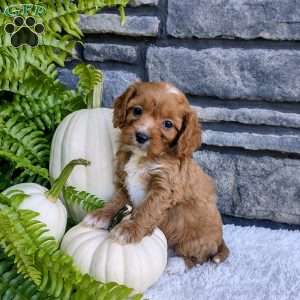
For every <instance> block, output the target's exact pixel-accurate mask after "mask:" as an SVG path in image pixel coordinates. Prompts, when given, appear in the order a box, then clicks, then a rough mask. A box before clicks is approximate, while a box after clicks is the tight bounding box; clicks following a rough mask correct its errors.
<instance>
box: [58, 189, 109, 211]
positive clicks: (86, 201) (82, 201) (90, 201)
mask: <svg viewBox="0 0 300 300" xmlns="http://www.w3.org/2000/svg"><path fill="white" fill-rule="evenodd" d="M63 194H64V199H65V201H66V202H67V203H68V204H76V205H79V206H80V207H81V208H83V209H84V210H86V211H87V212H90V211H93V210H95V209H97V208H101V207H103V205H104V201H103V200H102V199H100V198H98V197H97V196H95V195H92V194H89V193H88V192H85V191H77V190H76V188H74V187H73V186H67V187H65V188H64V191H63Z"/></svg>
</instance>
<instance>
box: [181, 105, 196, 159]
mask: <svg viewBox="0 0 300 300" xmlns="http://www.w3.org/2000/svg"><path fill="white" fill-rule="evenodd" d="M200 145H201V125H200V123H199V122H198V117H197V114H196V112H194V111H193V110H190V111H188V112H187V113H186V114H185V115H184V117H183V125H182V129H181V133H180V136H179V139H178V141H177V147H176V154H177V156H178V157H179V158H180V159H182V158H186V157H190V156H192V154H193V152H194V151H195V150H196V149H197V148H198V147H199V146H200Z"/></svg>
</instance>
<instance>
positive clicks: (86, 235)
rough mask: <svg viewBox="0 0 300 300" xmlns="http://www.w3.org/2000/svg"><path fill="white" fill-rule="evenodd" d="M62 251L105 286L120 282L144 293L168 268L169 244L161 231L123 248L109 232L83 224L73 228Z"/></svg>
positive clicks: (84, 271) (63, 244) (64, 242)
mask: <svg viewBox="0 0 300 300" xmlns="http://www.w3.org/2000/svg"><path fill="white" fill-rule="evenodd" d="M61 248H62V250H64V251H65V252H66V253H68V254H69V255H71V256H72V257H73V258H74V261H75V263H76V264H77V266H78V267H79V269H80V271H81V272H82V273H88V274H90V275H91V276H92V277H94V278H95V279H96V280H99V281H102V282H111V281H114V282H117V283H119V284H125V285H127V286H129V287H131V288H134V289H135V290H136V291H137V292H143V291H145V290H146V289H147V288H149V287H150V286H151V285H152V284H154V283H155V282H156V281H157V280H158V279H159V277H160V276H161V274H162V273H163V271H164V269H165V267H166V264H167V240H166V238H165V235H164V234H163V233H162V231H161V230H159V229H158V228H157V229H155V231H154V232H153V234H152V235H150V236H146V237H144V238H143V240H142V241H141V242H139V243H134V244H125V245H121V244H119V243H118V242H116V241H114V240H112V239H111V237H110V234H109V231H107V230H103V229H96V228H92V227H88V226H86V225H84V224H82V223H80V224H78V225H76V226H75V227H73V228H71V229H70V230H69V231H68V232H67V233H66V235H65V236H64V239H63V241H62V245H61Z"/></svg>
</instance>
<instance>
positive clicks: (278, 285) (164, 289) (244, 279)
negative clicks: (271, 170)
mask: <svg viewBox="0 0 300 300" xmlns="http://www.w3.org/2000/svg"><path fill="white" fill-rule="evenodd" d="M224 238H225V241H226V243H227V245H228V247H229V249H230V251H231V255H230V257H229V258H228V260H227V261H226V262H224V263H223V264H220V265H218V266H216V265H214V264H213V263H206V264H203V265H200V266H197V267H195V268H193V269H191V270H186V268H185V266H184V264H183V261H182V259H181V258H179V257H170V258H169V261H168V266H167V268H166V270H165V272H164V274H163V275H162V277H161V278H160V280H159V281H158V282H157V283H156V284H155V285H154V286H153V287H151V288H150V289H149V290H148V291H147V292H146V293H145V297H146V298H147V299H151V300H269V299H270V300H294V299H295V300H296V299H297V300H299V299H300V232H299V231H288V230H271V229H266V228H258V227H240V226H234V225H225V226H224Z"/></svg>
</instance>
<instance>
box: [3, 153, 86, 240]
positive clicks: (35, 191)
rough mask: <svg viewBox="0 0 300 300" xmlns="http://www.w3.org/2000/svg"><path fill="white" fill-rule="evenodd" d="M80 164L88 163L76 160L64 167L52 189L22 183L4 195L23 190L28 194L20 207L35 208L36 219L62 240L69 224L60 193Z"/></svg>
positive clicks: (12, 187)
mask: <svg viewBox="0 0 300 300" xmlns="http://www.w3.org/2000/svg"><path fill="white" fill-rule="evenodd" d="M78 164H85V165H87V164H88V162H87V161H85V160H80V159H79V160H74V161H72V162H70V164H68V166H66V168H64V170H63V171H62V173H61V174H60V176H59V177H58V178H57V180H55V182H54V184H53V186H52V188H51V189H50V191H49V190H48V189H46V188H45V187H43V186H41V185H39V184H36V183H21V184H16V185H14V186H11V187H9V188H8V189H6V190H5V191H4V192H3V193H4V195H11V196H12V195H13V194H14V192H16V193H19V192H20V191H22V192H23V193H24V194H26V197H25V198H24V200H23V201H22V202H21V203H20V204H19V206H18V208H19V209H29V210H33V211H35V212H37V213H39V215H38V216H37V217H36V218H35V219H36V220H38V221H40V222H42V223H44V224H46V226H47V228H48V229H49V234H50V235H52V236H53V237H54V238H55V239H56V240H57V241H61V239H62V237H63V235H64V233H65V231H66V225H67V210H66V208H65V206H64V205H63V203H62V202H61V201H60V200H59V199H58V195H59V194H60V193H61V190H62V188H63V186H64V184H65V182H66V180H67V178H68V176H69V175H70V173H71V172H72V170H73V168H74V166H76V165H78Z"/></svg>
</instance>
